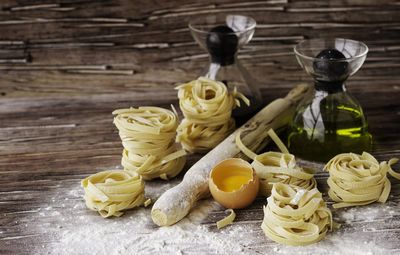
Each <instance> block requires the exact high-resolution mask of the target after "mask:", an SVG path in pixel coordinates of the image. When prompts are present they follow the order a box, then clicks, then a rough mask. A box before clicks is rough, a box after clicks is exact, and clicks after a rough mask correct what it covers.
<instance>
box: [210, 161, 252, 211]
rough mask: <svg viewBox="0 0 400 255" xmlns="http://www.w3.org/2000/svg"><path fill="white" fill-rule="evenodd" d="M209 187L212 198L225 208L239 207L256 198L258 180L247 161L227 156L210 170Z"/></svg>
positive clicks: (247, 204) (248, 203)
mask: <svg viewBox="0 0 400 255" xmlns="http://www.w3.org/2000/svg"><path fill="white" fill-rule="evenodd" d="M209 187H210V192H211V195H212V196H213V197H214V199H215V200H216V201H217V202H218V203H220V204H221V205H223V206H224V207H225V208H232V209H240V208H244V207H247V206H249V205H250V204H251V203H252V202H253V201H254V199H255V198H256V196H257V193H258V188H259V180H258V177H257V175H256V173H255V172H254V170H253V168H252V167H251V165H250V164H249V163H248V162H247V161H245V160H243V159H240V158H229V159H225V160H223V161H221V162H220V163H218V164H217V165H216V166H215V167H214V168H213V169H212V170H211V172H210V178H209Z"/></svg>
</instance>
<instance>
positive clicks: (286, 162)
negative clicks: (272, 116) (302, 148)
mask: <svg viewBox="0 0 400 255" xmlns="http://www.w3.org/2000/svg"><path fill="white" fill-rule="evenodd" d="M268 135H269V136H270V137H271V139H272V140H273V141H274V142H275V143H276V144H277V145H278V147H279V148H280V150H281V151H283V152H284V153H281V152H273V151H270V152H266V153H262V154H260V155H257V154H255V153H254V152H252V151H251V150H250V149H248V148H246V146H245V145H244V144H243V142H242V141H241V139H240V133H238V134H237V136H236V145H237V146H238V147H239V149H240V150H241V151H242V152H243V153H244V154H245V155H246V156H248V157H249V158H251V159H253V162H252V164H251V165H252V167H253V168H254V170H255V172H256V174H257V176H258V178H259V179H260V189H259V194H260V195H263V196H268V195H269V194H270V192H271V189H272V186H273V184H274V183H278V182H280V183H284V184H290V185H295V186H298V187H299V188H302V189H306V190H311V189H313V188H315V187H316V186H317V182H316V181H315V179H314V172H313V171H312V170H310V169H305V168H302V167H300V166H298V165H297V164H296V160H295V157H294V155H292V154H290V153H289V152H288V150H287V148H286V147H285V145H284V144H283V143H282V141H281V140H280V139H279V137H278V136H277V135H276V133H275V132H274V131H273V130H272V129H270V130H269V131H268Z"/></svg>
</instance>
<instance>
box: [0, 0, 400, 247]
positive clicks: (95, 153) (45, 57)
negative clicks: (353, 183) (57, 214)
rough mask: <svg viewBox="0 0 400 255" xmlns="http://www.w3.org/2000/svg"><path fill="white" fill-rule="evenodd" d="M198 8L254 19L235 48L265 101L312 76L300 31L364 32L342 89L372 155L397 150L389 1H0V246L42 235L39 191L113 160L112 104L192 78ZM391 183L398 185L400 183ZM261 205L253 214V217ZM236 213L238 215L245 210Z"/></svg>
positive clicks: (396, 48) (398, 86)
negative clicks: (354, 106) (363, 57)
mask: <svg viewBox="0 0 400 255" xmlns="http://www.w3.org/2000/svg"><path fill="white" fill-rule="evenodd" d="M207 13H237V14H246V15H250V16H252V17H253V18H255V19H256V20H257V22H258V26H257V29H256V33H255V36H254V38H253V40H252V41H251V42H250V44H249V45H247V46H245V47H244V48H243V49H242V50H241V53H240V59H241V60H242V61H243V63H245V65H246V66H247V67H248V68H249V69H250V70H251V72H252V73H253V74H254V75H255V77H256V78H257V79H258V80H260V81H261V83H262V86H263V87H262V93H263V96H264V99H265V103H267V102H269V101H271V100H272V99H273V98H276V97H278V96H282V95H284V94H285V93H286V92H287V91H288V90H289V89H290V88H291V87H293V86H294V84H296V83H298V82H299V81H309V80H310V79H309V78H308V77H307V76H306V74H305V73H304V72H303V71H302V70H301V69H300V67H299V65H298V64H297V63H296V60H295V58H294V56H293V53H292V47H293V45H295V44H296V43H297V42H299V41H300V40H302V39H307V38H317V37H345V38H352V39H356V40H361V41H364V42H365V43H366V44H367V45H368V46H369V47H370V52H369V54H368V59H367V61H366V63H365V64H364V66H363V67H362V69H361V70H360V71H359V72H358V73H357V75H356V76H354V77H352V78H351V80H350V81H349V82H348V85H349V90H350V91H351V92H352V93H353V94H354V95H355V96H356V97H357V98H358V99H359V101H360V102H361V104H362V105H363V106H364V109H365V112H366V114H367V116H368V119H369V122H370V126H371V132H372V133H373V134H374V136H375V152H374V154H375V155H376V156H377V157H378V158H379V159H380V160H387V159H389V158H390V157H393V156H397V157H399V156H400V151H399V145H400V137H399V134H398V132H399V130H400V102H399V98H400V2H398V1H394V0H393V1H390V0H386V1H376V0H333V1H319V0H315V1H301V0H300V1H289V0H267V1H245V2H244V1H238V0H234V1H224V0H221V1H208V2H207V3H205V1H194V0H190V1H142V0H103V1H90V0H60V1H59V0H53V1H51V0H40V1H38V0H18V1H17V0H2V1H1V2H0V175H1V178H0V194H1V196H0V213H1V214H0V215H1V216H0V253H2V254H17V253H21V254H23V253H31V252H32V247H33V246H40V245H43V244H45V243H46V242H51V241H49V240H51V237H52V236H53V234H52V233H46V234H43V233H38V232H35V230H34V229H30V228H26V226H25V225H24V224H27V222H26V220H25V221H24V220H22V219H29V220H30V221H32V222H35V221H37V222H38V224H40V223H43V222H44V221H49V222H54V221H56V220H57V219H56V218H46V219H40V216H39V215H38V214H37V213H36V212H37V210H38V209H40V208H41V207H46V206H47V205H49V204H52V203H53V205H54V206H57V204H54V203H57V202H54V201H53V202H52V201H51V200H50V199H49V198H48V197H47V196H46V194H47V193H48V192H51V191H55V190H57V191H59V190H61V191H63V190H65V191H67V190H68V189H69V187H70V186H71V185H72V184H73V183H75V184H76V183H77V182H79V180H80V179H81V178H83V177H84V176H86V175H88V174H91V173H94V172H96V171H99V170H101V169H106V168H110V167H115V166H116V165H119V163H120V154H121V149H122V147H121V143H120V140H119V138H118V135H117V133H116V130H115V128H114V126H113V124H112V116H111V112H112V110H114V109H117V108H120V107H127V106H140V105H159V106H168V105H169V104H170V103H176V92H175V91H174V90H173V87H174V85H175V84H176V83H180V82H184V81H188V80H190V79H193V78H195V77H197V75H198V74H199V72H200V71H201V70H202V69H203V68H204V67H205V65H206V64H207V62H208V58H207V55H206V54H205V52H203V51H202V50H201V49H200V48H199V47H198V46H197V45H196V43H195V42H194V40H193V39H192V37H191V35H190V33H189V30H188V28H187V23H188V21H189V20H190V18H192V17H196V16H201V15H204V14H207ZM193 160H194V158H192V161H191V162H193ZM322 176H325V177H326V175H322ZM394 189H395V194H397V193H398V190H399V189H400V187H399V185H398V184H396V185H394ZM396 192H397V193H396ZM67 194H68V193H67ZM66 196H67V197H68V195H66ZM393 199H394V201H395V202H394V203H393V204H392V205H393V206H394V208H396V209H397V221H394V223H393V221H392V220H390V221H389V218H386V221H385V224H383V225H381V227H382V228H383V229H384V228H392V229H393V226H395V229H394V230H392V231H394V232H393V233H397V234H398V235H400V230H399V225H400V219H399V218H400V212H399V210H398V209H399V198H398V197H397V196H396V197H395V198H393ZM77 201H78V200H77V198H75V199H72V198H71V200H70V201H65V203H67V205H68V203H71V205H72V203H76V202H77ZM260 205H261V202H260V203H259V204H256V205H255V208H257V209H255V212H256V213H255V214H254V215H255V216H254V215H253V214H252V217H255V218H256V219H257V222H256V225H257V224H258V225H259V223H260V222H261V219H262V211H261V207H260ZM257 206H258V207H257ZM76 213H77V214H83V213H84V210H82V212H80V211H78V212H76ZM218 213H219V212H215V214H213V215H211V216H210V218H209V220H208V223H210V222H212V220H213V219H214V218H215V217H218V215H220V214H218ZM245 215H246V214H245V213H242V216H240V217H239V220H245V219H246V217H250V216H245ZM213 217H214V218H213ZM387 217H389V216H387ZM390 217H392V216H390ZM208 223H207V222H205V224H208ZM210 224H211V223H210ZM396 226H397V228H396ZM375 234H376V235H380V233H375ZM269 244H270V243H269ZM399 248H400V244H396V245H394V249H399ZM257 249H258V250H261V251H262V249H263V246H262V245H261V247H258V248H256V250H257Z"/></svg>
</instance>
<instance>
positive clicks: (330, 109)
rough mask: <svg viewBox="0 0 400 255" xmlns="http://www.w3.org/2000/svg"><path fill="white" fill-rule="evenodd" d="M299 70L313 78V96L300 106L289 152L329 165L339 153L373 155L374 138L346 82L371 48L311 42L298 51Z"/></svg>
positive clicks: (340, 41)
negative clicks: (371, 152) (371, 153)
mask: <svg viewBox="0 0 400 255" xmlns="http://www.w3.org/2000/svg"><path fill="white" fill-rule="evenodd" d="M294 52H295V55H296V58H297V61H298V62H299V64H300V66H301V67H302V68H303V69H304V70H305V71H306V72H307V73H308V74H309V75H311V76H312V77H313V78H314V88H315V89H314V93H312V94H310V96H309V97H308V98H307V99H305V100H304V101H303V102H302V103H300V105H299V106H298V108H297V111H296V113H295V115H294V118H293V121H292V123H291V125H290V129H289V136H288V148H289V151H290V152H291V153H293V154H294V155H296V156H299V157H301V158H304V159H308V160H313V161H322V162H326V161H328V160H330V159H331V158H332V157H334V156H335V155H337V154H339V153H348V152H354V153H362V152H363V151H371V149H372V136H371V134H370V133H369V132H368V123H367V120H366V118H365V116H364V113H363V110H362V108H361V106H360V104H359V103H358V102H357V100H356V99H355V98H354V97H352V96H351V95H350V94H349V93H348V91H347V90H346V86H345V81H346V80H347V78H349V77H350V76H351V75H353V74H355V73H356V72H357V71H358V70H359V69H360V68H361V66H362V64H363V63H364V61H365V59H366V56H367V52H368V47H367V46H366V45H365V44H364V43H362V42H359V41H354V40H349V39H343V38H333V39H311V40H305V41H303V42H300V43H299V44H297V45H296V47H295V48H294Z"/></svg>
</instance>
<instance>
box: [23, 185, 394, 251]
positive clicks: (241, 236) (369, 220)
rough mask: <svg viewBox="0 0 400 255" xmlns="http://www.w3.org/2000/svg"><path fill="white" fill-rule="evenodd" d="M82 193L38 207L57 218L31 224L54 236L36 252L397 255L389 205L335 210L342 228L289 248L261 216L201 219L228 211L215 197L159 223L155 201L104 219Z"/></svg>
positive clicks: (157, 191)
mask: <svg viewBox="0 0 400 255" xmlns="http://www.w3.org/2000/svg"><path fill="white" fill-rule="evenodd" d="M178 182H179V181H178V180H172V181H171V182H168V183H161V184H160V183H151V182H149V183H146V185H147V186H146V194H147V196H148V197H150V198H152V199H153V201H154V200H155V199H156V198H157V197H159V196H160V195H161V194H162V193H163V192H164V191H165V190H166V189H169V188H171V187H173V186H174V185H176V184H177V183H178ZM82 196H83V190H82V188H81V187H80V186H78V185H76V184H75V185H73V186H72V187H71V189H70V190H69V191H68V193H67V194H65V193H63V192H61V191H60V192H58V193H56V194H54V196H52V197H51V201H52V202H51V204H49V205H47V206H43V207H42V208H40V209H39V210H38V212H37V213H39V214H40V216H41V218H42V219H46V217H49V218H52V219H53V222H52V223H51V224H50V223H48V222H46V220H44V221H43V222H44V223H40V222H39V223H35V222H33V223H32V224H31V225H29V224H27V227H28V228H29V227H33V228H36V230H38V232H42V233H43V234H44V235H50V236H53V238H54V240H51V241H50V242H47V243H46V244H45V245H43V246H40V247H37V250H36V251H35V253H36V254H300V255H302V254H335V255H336V254H337V255H345V254H356V255H358V254H360V255H361V254H392V253H391V252H393V250H392V251H391V250H390V249H393V248H395V247H394V246H395V245H394V244H395V242H396V240H398V236H397V234H396V233H393V234H391V233H390V232H389V233H388V232H382V233H380V232H379V231H380V229H381V228H380V227H381V226H380V225H381V221H382V220H384V217H383V216H386V220H387V217H388V216H390V217H395V216H396V217H398V216H399V213H400V212H399V211H398V210H395V208H394V206H393V205H392V206H390V205H388V204H373V205H370V206H364V207H359V208H349V209H342V210H335V211H334V215H335V220H336V221H337V222H339V223H341V224H343V226H342V228H340V229H339V230H335V231H334V232H330V233H328V234H327V237H326V239H324V240H323V241H321V242H319V243H317V244H313V245H310V246H306V247H290V246H285V245H280V244H277V243H274V242H272V241H271V240H268V239H267V238H266V237H265V235H264V233H263V232H262V230H261V228H260V225H261V221H262V219H254V221H250V222H246V221H240V222H237V223H235V222H234V224H233V225H229V226H227V227H225V228H223V229H221V230H217V229H216V227H215V224H214V223H212V224H211V225H210V224H208V225H207V224H201V223H202V222H203V223H204V221H208V222H210V219H209V218H207V216H208V215H209V213H210V212H211V211H215V210H218V211H222V210H223V209H222V207H221V206H220V205H218V204H217V203H216V202H214V201H212V200H211V199H209V200H203V201H201V202H200V203H199V204H198V206H197V207H196V208H194V209H193V210H192V212H191V213H190V214H189V215H188V217H186V218H184V219H183V220H182V221H180V222H179V223H177V224H176V225H174V226H171V227H161V228H159V227H157V226H156V225H155V224H154V223H153V222H152V220H151V216H150V210H151V206H149V207H148V208H138V209H133V210H131V211H127V212H126V213H125V214H124V215H123V216H121V217H120V218H111V219H103V218H101V216H100V215H98V214H97V212H93V211H90V210H88V209H87V208H86V207H85V204H84V201H83V199H82ZM389 203H390V202H389ZM260 210H261V208H260ZM241 213H242V214H243V213H246V210H242V211H241ZM239 217H240V216H239ZM54 219H56V220H54ZM386 231H387V230H386ZM261 245H262V246H263V247H264V248H263V249H261V250H260V247H261ZM392 246H393V247H392ZM194 247H195V248H194ZM265 247H268V250H266V249H265ZM393 254H395V253H393Z"/></svg>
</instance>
